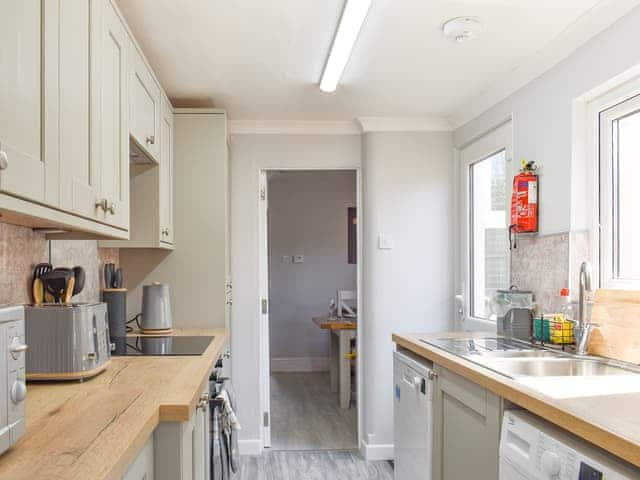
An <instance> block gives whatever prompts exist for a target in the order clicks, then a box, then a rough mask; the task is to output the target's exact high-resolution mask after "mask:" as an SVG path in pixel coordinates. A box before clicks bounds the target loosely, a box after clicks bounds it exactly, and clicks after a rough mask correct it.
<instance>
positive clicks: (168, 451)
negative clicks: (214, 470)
mask: <svg viewBox="0 0 640 480" xmlns="http://www.w3.org/2000/svg"><path fill="white" fill-rule="evenodd" d="M153 437H154V455H155V476H154V477H153V478H154V480H206V479H208V478H209V476H208V474H209V403H208V389H207V390H206V391H204V392H202V397H201V400H200V402H199V404H198V406H197V407H196V409H195V411H194V413H193V415H192V416H191V418H190V419H189V421H187V422H162V423H160V425H158V427H157V428H156V430H155V432H154V434H153ZM125 478H126V480H129V479H128V478H127V477H125Z"/></svg>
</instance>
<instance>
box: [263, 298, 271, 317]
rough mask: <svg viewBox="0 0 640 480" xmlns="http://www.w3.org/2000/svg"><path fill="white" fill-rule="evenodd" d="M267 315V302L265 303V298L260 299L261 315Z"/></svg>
mask: <svg viewBox="0 0 640 480" xmlns="http://www.w3.org/2000/svg"><path fill="white" fill-rule="evenodd" d="M267 313H269V302H268V301H267V299H266V298H263V299H262V314H263V315H266V314H267Z"/></svg>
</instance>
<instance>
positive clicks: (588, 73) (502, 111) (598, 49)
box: [454, 8, 640, 234]
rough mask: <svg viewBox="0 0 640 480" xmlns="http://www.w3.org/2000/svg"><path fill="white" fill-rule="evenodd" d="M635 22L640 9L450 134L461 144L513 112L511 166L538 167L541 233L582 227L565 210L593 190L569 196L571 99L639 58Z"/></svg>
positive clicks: (639, 31)
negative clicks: (523, 162)
mask: <svg viewBox="0 0 640 480" xmlns="http://www.w3.org/2000/svg"><path fill="white" fill-rule="evenodd" d="M638 25H640V8H636V9H635V10H633V11H632V12H631V13H629V14H628V15H627V16H625V17H623V18H622V19H620V20H619V21H618V22H616V23H615V24H613V25H612V26H611V27H610V28H608V29H607V30H605V31H604V32H602V33H601V34H599V35H597V36H596V37H594V38H593V39H592V40H590V41H589V42H588V43H586V44H585V45H583V46H582V47H581V48H580V49H578V50H577V51H575V52H574V53H573V54H572V55H571V56H569V57H568V58H567V59H565V60H564V61H562V62H561V63H559V64H558V65H556V66H555V67H553V68H552V69H551V70H549V71H547V72H546V73H544V74H543V75H541V76H540V77H539V78H537V79H536V80H534V81H532V82H530V83H529V84H528V85H526V86H525V87H523V88H522V89H521V90H519V91H518V92H516V93H514V94H513V95H511V96H510V97H509V98H507V99H506V100H504V101H502V102H501V103H499V104H498V105H496V106H494V107H493V108H491V109H490V110H488V111H487V112H485V113H484V114H482V115H480V116H479V117H478V118H476V119H475V120H473V121H471V122H469V123H468V124H466V125H464V126H463V127H461V128H459V129H458V130H456V132H455V134H454V143H455V145H456V146H457V147H461V146H463V145H464V144H466V143H468V142H469V141H471V140H472V139H474V138H476V137H477V136H479V135H481V134H483V133H485V132H487V131H488V130H489V129H491V128H493V127H495V126H496V125H498V124H499V123H501V122H502V121H504V120H505V119H506V118H509V117H510V116H513V132H514V133H513V135H514V141H513V148H514V161H515V163H516V165H515V166H516V167H517V164H519V161H520V159H521V158H526V159H528V160H535V161H536V162H538V164H539V165H540V167H541V170H540V197H539V201H540V233H541V234H550V233H558V232H566V231H568V230H569V229H570V228H572V227H573V228H584V227H585V225H584V221H583V220H582V219H581V220H580V221H575V220H574V221H572V212H571V210H572V209H571V204H572V203H574V205H575V207H576V208H574V211H575V212H576V213H577V211H578V210H579V209H578V206H579V205H577V204H580V203H584V202H585V201H586V198H585V196H588V195H593V194H594V192H591V191H583V192H581V195H579V196H577V197H576V198H573V199H572V184H571V183H572V178H573V177H577V176H579V175H581V174H582V172H581V169H582V166H581V165H574V166H572V156H573V154H574V152H573V151H572V138H573V134H574V127H575V125H574V122H573V101H574V100H575V99H577V98H578V97H581V96H582V95H583V94H585V93H587V92H589V91H591V90H593V89H594V88H596V87H598V86H599V85H601V84H603V83H605V82H606V81H607V80H609V79H611V78H612V77H615V76H617V75H619V74H621V73H623V72H625V71H626V70H628V69H630V68H632V67H634V66H635V65H637V64H639V63H640V49H638V48H635V47H634V46H635V45H638V44H639V43H640V28H638ZM577 160H582V159H577ZM576 188H577V187H576V186H573V190H575V189H576ZM580 217H582V216H580Z"/></svg>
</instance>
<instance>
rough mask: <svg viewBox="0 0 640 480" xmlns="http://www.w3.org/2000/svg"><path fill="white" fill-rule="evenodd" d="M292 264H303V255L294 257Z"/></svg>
mask: <svg viewBox="0 0 640 480" xmlns="http://www.w3.org/2000/svg"><path fill="white" fill-rule="evenodd" d="M293 263H304V255H294V256H293Z"/></svg>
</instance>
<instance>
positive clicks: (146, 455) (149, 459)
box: [122, 435, 155, 480]
mask: <svg viewBox="0 0 640 480" xmlns="http://www.w3.org/2000/svg"><path fill="white" fill-rule="evenodd" d="M153 437H154V436H153V435H151V437H150V438H149V440H148V441H147V443H146V444H145V446H144V447H143V448H142V451H141V452H140V453H139V454H138V456H137V457H136V459H135V460H134V461H133V463H132V464H131V465H130V466H129V468H128V470H127V473H125V474H124V477H122V480H154V479H155V476H154V471H155V469H154V461H155V455H154V441H153Z"/></svg>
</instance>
